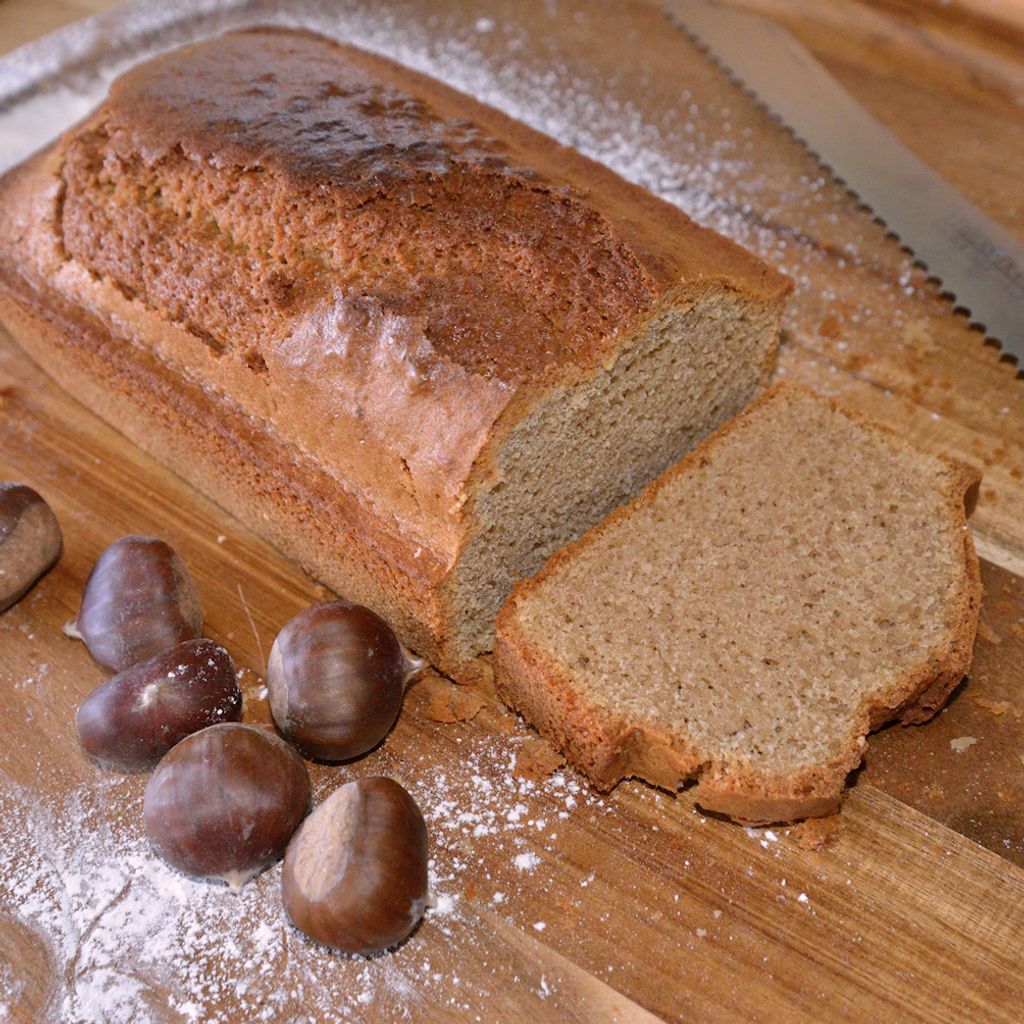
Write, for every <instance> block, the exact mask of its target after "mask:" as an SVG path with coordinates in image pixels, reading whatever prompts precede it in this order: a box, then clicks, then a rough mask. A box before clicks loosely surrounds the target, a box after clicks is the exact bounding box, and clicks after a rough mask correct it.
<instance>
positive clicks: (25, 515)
mask: <svg viewBox="0 0 1024 1024" xmlns="http://www.w3.org/2000/svg"><path fill="white" fill-rule="evenodd" d="M63 546H64V539H63V536H62V535H61V532H60V525H59V524H58V523H57V517H56V516H55V515H54V514H53V509H51V508H50V506H49V505H48V504H47V503H46V501H45V500H44V499H43V498H42V496H41V495H39V494H38V493H37V492H36V491H34V490H32V488H31V487H27V486H26V485H25V484H18V483H10V482H4V483H0V569H2V570H3V571H2V573H0V612H4V611H6V610H7V609H8V608H10V607H11V606H12V605H15V604H17V603H18V601H20V600H21V599H22V598H23V597H24V596H25V595H26V594H27V593H28V592H29V590H31V589H32V587H33V586H34V585H35V583H36V582H37V581H38V580H39V579H40V578H41V577H42V576H43V575H45V573H47V572H48V571H49V570H50V569H51V568H53V566H54V565H55V564H56V562H57V559H58V558H60V553H61V549H62V548H63Z"/></svg>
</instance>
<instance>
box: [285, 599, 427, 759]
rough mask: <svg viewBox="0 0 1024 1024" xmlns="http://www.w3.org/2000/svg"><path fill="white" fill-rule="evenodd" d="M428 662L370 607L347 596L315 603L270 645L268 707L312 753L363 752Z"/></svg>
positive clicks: (293, 738)
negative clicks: (407, 650)
mask: <svg viewBox="0 0 1024 1024" xmlns="http://www.w3.org/2000/svg"><path fill="white" fill-rule="evenodd" d="M422 667H423V662H421V661H418V660H414V659H412V658H409V657H408V656H407V655H406V653H405V649H404V648H403V647H402V645H401V644H400V643H399V642H398V638H397V637H396V636H395V634H394V633H393V632H392V631H391V627H390V626H388V624H387V623H386V622H385V621H384V620H383V619H382V618H381V617H380V616H379V615H375V614H374V613H373V612H371V611H370V609H369V608H364V607H363V606H362V605H358V604H352V603H351V602H349V601H341V600H338V601H325V602H323V603H322V604H315V605H311V606H310V607H309V608H306V609H305V610H304V611H301V612H299V614H298V615H296V616H295V618H293V619H292V620H291V621H290V622H289V623H288V624H287V625H286V626H285V627H284V629H282V630H281V632H280V633H279V634H278V636H277V639H276V640H275V641H274V646H273V647H272V648H271V651H270V659H269V661H268V663H267V689H268V692H269V696H270V712H271V714H272V715H273V716H274V721H275V722H276V723H277V727H278V729H280V730H281V733H282V735H283V736H284V737H285V738H286V739H288V740H289V741H290V742H291V743H293V744H294V745H295V746H296V747H297V748H298V749H299V750H300V751H301V752H302V753H303V754H305V755H306V757H309V758H313V759H315V760H319V761H344V760H347V759H349V758H352V757H358V756H359V755H360V754H365V753H366V752H367V751H368V750H370V749H371V748H373V747H375V746H376V745H377V744H378V743H379V742H380V741H381V740H382V739H383V738H384V737H385V736H386V735H387V732H388V730H389V729H390V728H391V726H392V725H394V723H395V719H396V718H397V717H398V712H399V710H401V707H402V695H403V694H404V692H405V684H406V683H407V682H408V681H409V679H410V678H411V677H412V675H414V674H415V673H416V672H417V671H419V669H420V668H422Z"/></svg>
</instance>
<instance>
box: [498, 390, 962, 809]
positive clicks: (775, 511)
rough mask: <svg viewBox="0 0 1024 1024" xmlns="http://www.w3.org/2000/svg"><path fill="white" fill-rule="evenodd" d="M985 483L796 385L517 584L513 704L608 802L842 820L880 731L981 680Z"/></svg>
mask: <svg viewBox="0 0 1024 1024" xmlns="http://www.w3.org/2000/svg"><path fill="white" fill-rule="evenodd" d="M979 480H980V477H979V474H978V473H977V472H976V471H975V470H973V469H971V468H970V467H968V466H966V465H964V464H962V463H960V462H956V461H954V460H953V459H951V458H947V457H945V456H939V457H936V456H932V455H928V454H925V453H923V452H920V451H918V450H916V449H914V448H913V447H912V446H911V445H909V444H907V443H905V442H904V441H903V440H901V439H900V438H899V437H897V436H896V435H895V434H893V433H890V432H889V431H888V430H885V429H884V428H881V427H879V426H876V425H874V424H872V423H870V422H868V421H866V420H864V419H862V418H861V417H859V416H856V415H854V414H852V413H850V412H847V411H844V410H843V409H841V408H840V407H838V406H837V405H835V404H834V403H833V402H830V401H826V400H824V399H822V398H819V397H817V396H816V395H814V394H813V393H811V392H810V391H807V390H805V389H803V388H798V387H796V386H793V385H780V386H778V387H776V388H774V389H773V390H772V391H770V392H769V393H768V394H767V395H766V396H765V397H764V398H762V399H761V400H759V401H758V402H756V403H755V404H754V405H753V406H751V407H750V408H749V409H748V410H747V411H746V412H744V413H742V414H741V415H740V416H739V417H737V418H736V419H735V420H733V421H732V422H731V423H729V424H727V425H726V426H725V427H723V428H722V429H721V430H719V431H718V433H716V434H715V435H714V436H713V437H711V438H710V439H709V440H707V441H706V442H704V443H703V444H702V445H701V446H700V447H699V448H697V449H696V450H695V451H694V452H692V453H691V454H690V455H689V456H688V457H686V458H685V459H683V460H682V461H681V462H679V463H678V464H677V465H676V466H674V467H673V468H672V469H670V470H668V471H667V472H666V473H665V474H663V475H662V476H661V477H660V478H659V479H657V480H656V481H654V483H652V484H650V485H649V486H648V487H647V488H646V489H645V490H644V491H643V492H642V493H641V494H640V496H639V497H637V498H636V499H635V500H634V501H633V502H631V503H630V504H629V505H627V506H625V507H623V508H621V509H619V510H618V511H617V512H615V513H613V514H612V515H611V516H610V517H609V518H608V519H606V520H605V521H604V522H603V523H601V524H600V525H599V526H597V527H595V528H594V529H592V530H591V531H590V532H589V533H587V534H586V535H585V536H584V537H583V538H582V539H581V540H579V541H578V542H576V543H575V544H572V545H570V546H569V547H567V548H565V549H564V550H562V551H561V552H559V553H558V554H556V555H555V556H554V557H553V558H552V559H551V560H550V561H549V562H548V563H547V565H546V566H545V568H544V569H543V571H542V572H541V573H540V574H539V575H538V576H536V577H534V578H533V579H531V580H527V581H525V582H523V583H521V584H520V585H519V586H518V587H517V588H516V589H515V591H514V592H513V594H512V596H511V597H510V599H509V601H508V603H507V604H506V605H505V607H504V608H503V609H502V612H501V614H500V616H499V618H498V629H497V634H498V635H497V640H496V647H495V653H496V658H497V672H498V686H499V691H500V692H501V694H502V696H503V697H504V698H505V699H506V700H507V701H508V703H510V704H511V705H513V706H514V707H515V708H517V709H518V710H520V711H521V712H522V713H523V714H524V715H525V716H526V718H527V719H528V720H529V721H530V722H531V723H532V724H533V725H535V726H536V727H537V728H538V729H539V730H540V731H541V732H542V733H544V734H545V735H546V736H548V737H549V738H550V739H551V740H553V741H554V742H555V743H556V744H557V745H558V746H559V747H560V748H561V749H562V750H563V751H564V752H565V753H566V755H567V756H568V757H569V758H570V760H571V761H572V762H573V763H574V764H575V765H576V766H577V767H578V768H579V769H580V770H581V771H583V772H584V773H586V775H588V776H589V778H590V779H591V780H592V781H593V782H594V784H595V785H597V786H598V787H600V788H602V789H607V788H610V787H611V786H613V785H615V783H617V782H618V781H619V780H620V779H623V778H625V777H627V776H638V777H640V778H643V779H646V780H647V781H649V782H652V783H654V784H656V785H659V786H664V787H667V788H670V789H673V790H674V789H675V788H676V787H678V786H679V785H680V784H681V783H683V782H685V781H686V780H688V779H693V778H696V779H697V781H698V787H697V791H696V799H697V802H698V803H699V804H700V805H701V806H702V807H703V808H705V809H707V810H710V811H717V812H721V813H723V814H727V815H731V816H732V817H734V818H736V819H738V820H742V821H748V822H773V821H786V820H791V819H795V818H801V817H806V816H813V815H823V814H828V813H831V812H832V811H834V810H835V809H836V807H837V806H838V803H839V799H840V796H841V794H842V791H843V787H844V784H845V780H846V776H847V774H848V773H849V772H850V770H851V769H853V768H855V767H856V766H857V764H858V763H859V762H860V760H861V757H862V754H863V751H864V748H865V745H866V740H865V736H866V735H867V733H868V732H869V731H870V730H871V729H874V728H877V727H878V726H880V725H881V724H882V723H883V722H887V721H890V720H891V719H899V720H901V721H902V722H905V723H909V722H922V721H925V720H926V719H928V718H929V717H930V716H931V715H933V714H934V713H935V711H936V710H937V709H938V708H939V707H941V706H942V704H943V703H944V701H945V700H946V698H947V696H948V695H949V693H950V691H951V690H952V689H953V687H954V686H956V684H957V683H958V682H959V681H960V679H961V678H962V677H963V675H964V674H965V673H966V672H967V670H968V667H969V665H970V661H971V650H972V646H973V643H974V636H975V631H976V629H977V623H978V612H979V606H980V602H981V584H980V578H979V574H978V560H977V557H976V555H975V553H974V546H973V543H972V541H971V535H970V532H969V530H968V527H967V515H968V513H969V511H970V508H971V507H972V504H973V499H974V496H975V494H976V492H977V485H978V483H979Z"/></svg>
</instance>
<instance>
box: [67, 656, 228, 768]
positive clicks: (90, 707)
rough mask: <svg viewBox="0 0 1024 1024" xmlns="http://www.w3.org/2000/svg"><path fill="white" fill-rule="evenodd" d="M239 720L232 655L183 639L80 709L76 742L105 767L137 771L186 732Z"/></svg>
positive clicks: (99, 689) (121, 675) (111, 682)
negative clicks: (182, 641)
mask: <svg viewBox="0 0 1024 1024" xmlns="http://www.w3.org/2000/svg"><path fill="white" fill-rule="evenodd" d="M241 717H242V691H241V690H240V689H239V688H238V682H237V679H236V677H235V666H234V664H233V663H232V661H231V656H230V655H229V654H228V652H227V651H226V650H225V649H224V648H223V647H221V645H220V644H218V643H215V642H214V641H213V640H207V639H205V638H201V639H199V640H186V641H185V642H184V643H180V644H177V645H176V646H174V647H171V648H169V649H168V650H166V651H161V652H160V653H159V654H154V655H153V657H152V658H147V659H146V660H145V661H140V662H139V663H138V664H136V665H132V666H131V668H126V669H125V670H124V671H123V672H120V673H118V674H117V675H116V676H112V677H111V678H110V679H108V680H107V681H106V682H105V683H102V684H100V685H99V686H97V687H96V689H95V690H93V691H92V693H90V694H89V695H88V696H87V697H86V698H85V700H83V701H82V703H81V704H80V705H79V706H78V713H77V714H76V715H75V728H76V730H77V732H78V742H79V743H81V745H82V747H83V748H84V750H85V751H86V753H88V754H89V755H91V756H92V757H93V758H95V760H96V761H98V762H99V763H100V765H101V766H102V767H104V768H115V769H119V770H121V771H127V772H132V771H142V770H144V769H147V768H152V767H153V765H154V764H156V762H157V761H159V760H160V758H161V757H163V756H164V754H166V753H167V751H168V750H170V749H171V747H173V746H174V745H175V744H176V743H178V742H179V741H180V740H183V739H184V738H185V737H186V736H188V735H189V734H191V733H194V732H197V731H198V730H200V729H204V728H206V726H208V725H215V724H216V723H218V722H237V721H238V720H239V719H240V718H241Z"/></svg>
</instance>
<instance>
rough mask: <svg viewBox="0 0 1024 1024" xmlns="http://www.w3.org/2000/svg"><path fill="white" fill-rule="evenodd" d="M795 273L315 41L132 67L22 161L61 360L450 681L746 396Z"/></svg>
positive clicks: (111, 414)
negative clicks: (526, 578) (546, 578)
mask: <svg viewBox="0 0 1024 1024" xmlns="http://www.w3.org/2000/svg"><path fill="white" fill-rule="evenodd" d="M786 290H787V284H786V282H785V280H784V279H783V278H782V277H781V276H780V275H778V274H777V273H775V272H774V271H772V270H770V269H769V268H768V267H766V266H765V265H764V264H762V263H761V262H760V261H758V260H757V259H755V258H754V257H752V256H750V255H749V254H748V253H746V252H744V251H743V250H741V249H739V248H738V247H736V246H734V245H732V244H731V243H729V242H728V241H726V240H725V239H722V238H720V237H719V236H717V235H715V234H713V233H711V232H708V231H705V230H703V229H701V228H699V227H697V226H696V225H694V224H693V223H692V222H691V221H689V220H688V219H687V218H686V217H685V216H683V215H682V214H681V213H680V212H679V211H677V210H676V209H675V208H673V207H671V206H669V205H667V204H665V203H663V202H661V201H659V200H657V199H655V198H653V197H652V196H650V195H649V194H647V193H645V192H644V191H642V190H641V189H638V188H635V187H634V186H631V185H629V184H627V183H626V182H624V181H622V180H621V179H620V178H618V177H616V176H615V175H614V174H612V173H611V172H610V171H608V170H607V169H605V168H603V167H601V166H599V165H597V164H594V163H592V162H591V161H589V160H586V159H585V158H583V157H581V156H580V155H578V154H576V153H575V152H573V151H571V150H567V149H565V148H564V147H561V146H559V145H558V144H557V143H555V142H554V141H552V140H551V139H548V138H547V137H545V136H542V135H539V134H538V133H536V132H534V131H532V130H530V129H528V128H526V127H525V126H523V125H521V124H519V123H517V122H514V121H512V120H510V119H509V118H507V117H505V116H504V115H502V114H501V113H499V112H498V111H495V110H493V109H490V108H488V107H485V106H483V105H481V104H479V103H477V102H475V101H474V100H472V99H470V98H469V97H466V96H464V95H462V94H459V93H457V92H455V91H453V90H451V89H449V88H448V87H446V86H444V85H442V84H440V83H438V82H435V81H433V80H431V79H428V78H426V77H424V76H422V75H420V74H417V73H415V72H412V71H410V70H408V69H406V68H403V67H401V66H399V65H397V64H395V63H393V62H391V61H388V60H386V59H384V58H380V57H376V56H373V55H370V54H367V53H363V52H361V51H359V50H356V49H354V48H351V47H346V46H341V45H339V44H335V43H333V42H331V41H329V40H326V39H323V38H322V37H318V36H315V35H312V34H310V33H305V32H294V31H289V30H283V29H261V30H254V31H250V32H240V33H232V34H229V35H227V36H223V37H220V38H219V39H215V40H211V41H207V42H203V43H199V44H196V45H193V46H190V47H186V48H184V49H182V50H178V51H175V52H172V53H169V54H165V55H162V56H160V57H158V58H156V59H154V60H152V61H149V62H148V63H146V64H143V65H141V66H139V67H138V68H135V69H133V70H132V71H130V72H128V73H127V74H126V75H124V76H123V77H122V78H120V79H119V80H118V81H117V82H115V83H114V85H113V86H112V88H111V93H110V96H109V97H108V99H107V101H106V102H105V103H104V105H103V106H102V107H101V108H100V109H99V110H98V111H97V112H96V113H95V114H94V115H93V116H91V117H90V118H89V119H88V120H87V121H86V122H84V123H83V124H81V125H79V126H78V127H76V128H75V129H73V130H71V131H70V132H68V133H67V134H66V135H65V136H63V137H62V138H61V139H60V140H58V141H57V142H56V143H54V144H53V145H52V146H50V147H49V148H48V149H46V150H45V151H43V152H42V153H41V154H39V155H37V156H36V157H34V158H32V159H31V160H29V161H28V162H26V163H25V164H24V165H22V166H21V167H19V168H16V169H15V170H14V171H12V172H10V173H9V174H7V175H6V176H5V177H4V178H3V180H2V184H0V312H2V315H3V318H4V320H5V322H6V323H7V325H8V326H9V328H10V329H11V331H12V333H14V334H15V336H16V337H17V338H18V340H19V341H20V342H21V344H22V345H23V346H24V347H25V348H26V349H27V350H28V351H29V352H30V354H32V355H34V357H35V358H36V359H37V360H38V361H39V362H40V364H41V365H42V366H43V367H44V368H45V369H47V370H48V372H50V373H51V374H52V375H53V376H54V377H55V378H56V379H57V380H58V381H59V382H60V383H62V384H63V385H65V386H66V387H68V388H69V389H71V390H73V391H74V393H75V394H76V395H78V396H79V397H80V398H82V399H83V400H84V401H86V402H87V403H88V404H89V405H90V406H92V407H93V408H94V409H95V410H96V411H97V412H98V413H99V414H100V415H102V416H103V417H104V418H106V419H108V420H109V421H110V422H112V423H113V424H115V425H116V426H117V427H119V428H120V429H121V430H122V431H124V432H125V433H126V434H127V435H128V436H129V437H130V438H132V439H133V440H134V441H136V442H137V443H138V444H140V445H141V446H142V447H144V448H146V449H148V450H149V451H151V452H153V453H154V454H155V455H157V456H158V457H159V458H161V459H162V460H164V461H166V462H168V463H169V464H170V465H171V466H172V467H174V468H175V469H176V470H177V471H178V472H179V473H181V474H182V475H183V476H185V477H186V478H188V479H190V480H192V481H193V482H195V483H196V484H197V485H198V486H199V487H200V488H201V489H202V490H204V491H205V492H207V493H209V494H211V495H212V496H213V497H215V498H216V499H217V500H218V501H219V502H221V503H222V504H223V505H224V506H225V507H226V508H228V509H229V510H231V511H233V512H234V513H235V514H237V515H238V516H239V517H240V518H241V519H242V520H243V521H245V522H246V523H247V524H248V525H250V526H252V527H253V528H254V529H256V530H257V531H258V532H261V533H263V534H264V535H266V536H268V537H270V538H271V539H272V540H273V541H274V542H275V543H276V544H278V545H279V546H281V547H282V548H283V549H284V550H286V551H288V552H289V553H291V554H292V555H293V556H295V557H297V558H299V559H300V560H301V561H302V562H303V564H304V565H305V566H306V567H307V568H309V570H310V571H311V572H313V573H314V574H315V575H317V576H318V577H319V578H321V579H323V580H324V581H325V582H326V583H328V584H329V585H331V586H333V587H335V588H336V589H338V590H340V591H342V592H344V593H345V594H346V596H349V597H352V598H354V599H357V600H362V601H364V602H366V603H369V604H370V605H371V606H373V607H374V608H376V609H377V610H378V611H380V612H381V613H382V614H385V615H386V616H387V617H388V618H389V619H391V620H393V621H394V622H395V623H396V625H397V626H398V628H399V630H400V632H401V633H402V636H403V639H404V640H405V641H406V642H407V643H409V644H410V645H412V646H414V647H415V648H417V649H418V650H420V651H422V652H423V653H425V654H427V655H428V656H430V657H431V658H432V660H433V661H434V662H435V663H436V664H439V665H440V666H441V667H442V668H445V669H446V670H448V671H449V672H451V673H453V674H456V675H459V674H466V673H468V672H469V671H470V670H471V666H472V663H473V659H474V658H475V657H476V655H478V654H479V653H480V652H481V651H485V650H487V649H488V648H489V646H490V639H491V626H492V622H493V616H494V613H495V611H496V610H497V607H498V606H499V604H500V602H501V600H502V599H503V598H504V596H505V595H506V594H507V592H508V590H509V589H510V588H511V586H512V585H513V583H514V582H515V580H516V579H517V578H519V577H521V576H522V575H524V574H527V573H529V572H531V571H534V570H535V569H536V568H538V567H539V565H540V564H541V563H542V562H543V560H544V558H545V557H547V555H548V554H550V553H551V552H552V551H553V550H555V549H556V548H557V547H558V546H560V545H561V544H562V543H564V542H565V541H566V540H569V539H571V538H572V537H575V536H578V535H579V534H580V533H582V532H583V531H584V530H585V529H586V528H587V527H588V526H589V525H590V524H591V523H593V522H594V521H595V520H596V519H598V518H600V516H601V515H603V514H604V513H606V512H607V511H609V510H610V509H611V508H613V507H615V506H616V505H617V504H619V503H620V502H621V501H623V500H625V499H627V498H628V497H629V496H630V495H631V494H632V493H634V492H635V491H636V490H637V489H638V488H639V487H640V486H642V484H643V483H645V482H646V481H647V480H648V479H650V478H651V477H653V476H654V475H656V473H657V472H658V471H660V470H661V469H662V468H664V466H666V465H668V464H669V463H670V462H672V461H674V460H675V459H676V458H677V457H678V456H679V455H681V454H682V453H683V452H684V451H686V450H687V449H689V448H690V447H692V446H693V444H695V443H696V442H697V441H699V440H700V438H701V437H703V436H704V435H705V434H706V433H708V431H710V430H711V429H713V428H714V427H715V426H716V425H717V424H718V423H720V422H721V421H723V420H724V419H725V418H727V417H728V416H730V415H732V414H733V413H735V412H736V411H738V409H740V408H741V407H742V406H743V405H744V404H745V403H746V402H747V401H749V400H750V399H751V398H752V397H753V396H754V395H755V394H756V392H757V391H758V389H759V388H760V387H761V386H762V385H763V383H764V381H765V380H766V378H767V374H768V372H769V368H770V365H771V361H772V357H773V354H774V350H775V347H776V344H777V336H778V322H779V315H780V309H781V304H782V301H783V298H784V295H785V292H786Z"/></svg>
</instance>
